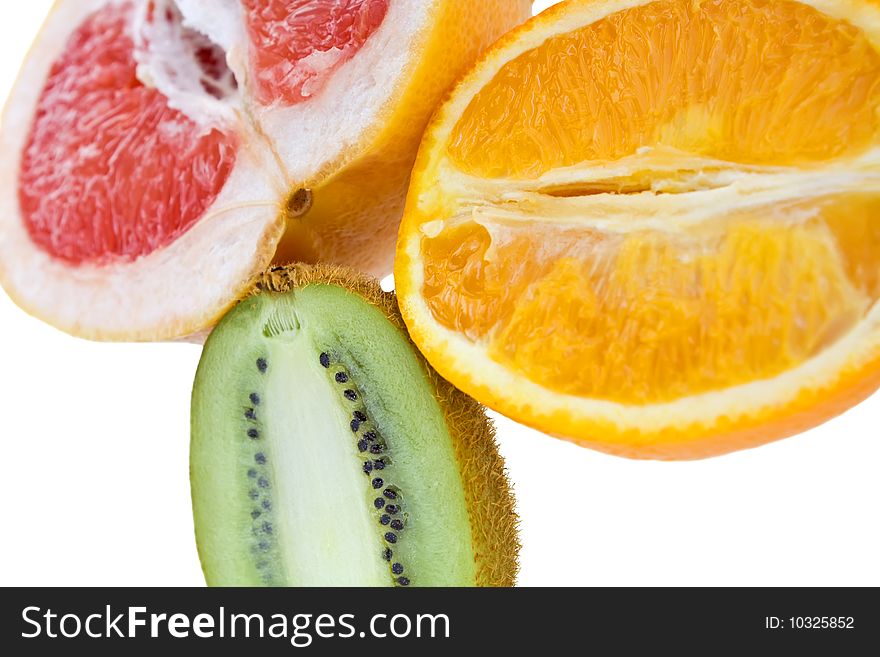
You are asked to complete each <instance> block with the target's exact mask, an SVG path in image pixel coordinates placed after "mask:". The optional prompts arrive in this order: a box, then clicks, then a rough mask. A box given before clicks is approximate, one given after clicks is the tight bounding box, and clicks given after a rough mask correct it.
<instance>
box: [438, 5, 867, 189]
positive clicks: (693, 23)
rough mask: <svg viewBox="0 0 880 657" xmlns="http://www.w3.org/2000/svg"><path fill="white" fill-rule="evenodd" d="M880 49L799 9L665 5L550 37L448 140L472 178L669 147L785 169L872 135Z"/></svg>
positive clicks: (509, 70) (483, 93)
mask: <svg viewBox="0 0 880 657" xmlns="http://www.w3.org/2000/svg"><path fill="white" fill-rule="evenodd" d="M878 81H880V54H878V53H877V52H876V51H875V50H874V49H873V47H872V46H871V44H870V42H869V41H868V39H867V38H866V37H865V34H864V33H863V32H861V31H860V30H859V29H858V28H856V27H854V26H851V25H848V24H847V23H845V22H843V21H840V20H835V19H832V18H830V17H828V16H826V15H823V14H821V13H820V12H818V11H817V10H815V9H813V8H812V7H808V6H806V5H804V4H800V3H797V2H778V1H775V0H774V1H766V0H750V1H745V2H743V1H739V2H726V1H716V2H693V3H692V2H681V1H680V0H662V1H660V2H651V3H649V4H646V5H642V6H639V7H634V8H632V9H627V10H624V11H619V12H617V13H614V14H612V15H611V16H608V17H607V18H603V19H602V20H599V21H596V22H595V23H593V24H591V25H588V26H586V27H583V28H580V29H577V30H574V31H572V32H569V33H566V34H561V35H559V36H554V37H552V38H550V39H549V40H548V41H547V42H546V43H545V44H543V45H542V47H540V48H536V49H534V50H530V51H528V52H525V53H523V54H522V55H520V56H519V57H517V58H516V59H514V60H513V61H511V62H510V63H508V64H506V65H505V66H503V67H502V68H501V70H500V71H498V73H497V74H496V75H495V77H494V78H493V79H492V81H491V82H490V83H489V84H487V85H486V86H485V87H484V88H483V89H481V90H480V92H479V93H478V94H477V95H476V97H475V98H474V99H473V100H472V101H471V103H470V105H469V106H468V108H467V110H466V111H465V112H464V114H463V115H462V117H461V119H459V121H458V123H457V124H456V126H455V129H454V131H453V133H452V137H451V139H450V142H449V154H450V156H451V158H452V159H453V161H454V162H455V164H456V166H458V167H459V168H460V169H461V170H462V171H466V172H468V173H472V174H475V175H481V176H488V177H500V176H509V177H530V176H537V175H540V174H542V173H544V172H546V171H548V170H550V169H552V168H555V167H562V166H570V165H573V164H577V163H579V162H582V161H584V160H614V159H618V158H620V157H623V156H625V155H631V154H633V153H635V152H636V151H637V149H639V148H642V147H646V146H655V145H657V144H664V145H666V146H670V147H674V148H678V149H681V150H685V151H688V152H691V153H698V154H702V155H707V156H710V157H714V158H718V159H723V160H728V161H732V162H745V163H759V164H774V165H786V164H794V163H804V162H810V161H816V160H825V159H829V158H832V157H840V156H843V155H846V154H850V153H856V152H859V151H861V150H864V149H865V148H866V147H867V146H868V145H869V144H870V143H871V142H872V140H873V139H874V138H875V137H876V135H877V130H878V116H877V113H876V111H875V110H876V107H877V105H878V100H880V84H878Z"/></svg>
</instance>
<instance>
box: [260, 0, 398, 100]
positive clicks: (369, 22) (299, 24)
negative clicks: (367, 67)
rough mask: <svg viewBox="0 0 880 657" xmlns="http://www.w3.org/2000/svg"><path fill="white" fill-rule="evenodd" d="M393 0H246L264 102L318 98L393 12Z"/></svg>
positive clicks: (261, 97) (261, 96)
mask: <svg viewBox="0 0 880 657" xmlns="http://www.w3.org/2000/svg"><path fill="white" fill-rule="evenodd" d="M388 2H389V0H268V1H267V0H243V5H244V7H245V11H246V13H247V27H248V35H249V37H250V40H251V43H252V44H253V46H255V47H254V48H253V53H252V55H251V71H252V73H253V75H254V79H255V81H256V92H257V98H258V99H259V101H260V102H261V103H263V104H264V105H270V104H272V103H282V104H284V105H295V104H297V103H299V102H302V101H303V100H305V99H306V98H309V97H311V96H314V95H315V94H316V93H317V92H318V91H319V90H320V88H321V82H322V81H323V80H324V79H326V78H327V77H328V76H329V75H330V73H332V72H333V71H334V70H336V69H337V68H339V67H340V66H341V65H342V64H344V63H345V62H346V61H348V60H349V59H351V58H352V57H353V56H354V54H355V53H356V52H357V51H358V50H360V49H361V48H362V47H363V45H364V43H366V41H367V39H368V38H369V37H370V35H372V34H373V32H375V31H376V30H377V29H378V28H379V26H380V25H381V24H382V21H383V20H384V19H385V14H386V13H387V12H388Z"/></svg>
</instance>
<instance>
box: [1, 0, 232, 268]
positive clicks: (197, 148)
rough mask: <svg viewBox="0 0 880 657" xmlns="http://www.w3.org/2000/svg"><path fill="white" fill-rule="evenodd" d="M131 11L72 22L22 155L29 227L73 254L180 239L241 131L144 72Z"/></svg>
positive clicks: (120, 8) (208, 200)
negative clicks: (205, 122) (183, 103)
mask: <svg viewBox="0 0 880 657" xmlns="http://www.w3.org/2000/svg"><path fill="white" fill-rule="evenodd" d="M131 11H132V6H131V5H112V4H110V5H106V6H105V7H103V8H102V9H100V10H98V11H97V12H96V13H94V14H93V15H91V16H90V17H89V18H88V19H87V20H86V21H84V22H83V23H82V25H81V26H79V27H78V28H77V29H76V30H75V31H74V32H73V34H72V35H71V36H70V39H69V41H68V44H67V48H66V49H65V51H64V53H63V54H62V55H61V57H60V58H59V59H58V60H56V61H55V63H54V64H53V66H52V70H51V72H50V74H49V78H48V80H47V82H46V85H45V87H44V89H43V92H42V95H41V96H40V99H39V102H38V105H37V111H36V114H35V117H34V122H33V125H32V127H31V132H30V135H29V138H28V140H27V142H26V145H25V149H24V152H23V154H22V159H21V169H20V174H19V187H18V196H19V203H20V206H21V211H22V217H23V220H24V223H25V226H26V228H27V230H28V232H29V234H30V236H31V238H32V239H33V240H34V242H35V243H36V244H38V245H39V246H40V247H41V248H42V249H44V250H45V251H46V252H47V253H49V254H50V255H52V256H54V257H57V258H60V259H62V260H65V261H67V262H69V263H72V264H82V263H93V264H100V263H101V262H106V261H108V260H119V259H122V260H133V259H135V258H137V257H139V256H143V255H147V254H149V253H151V252H153V251H155V250H156V249H158V248H161V247H163V246H165V245H167V244H169V243H171V242H173V241H174V240H175V239H176V238H177V237H179V236H180V235H181V234H182V233H184V232H185V231H186V230H187V229H189V228H190V227H191V226H192V225H193V224H194V223H195V222H196V221H197V220H198V219H199V218H200V217H201V216H202V215H203V214H204V213H205V210H206V209H207V208H208V207H209V206H210V205H211V204H212V202H213V201H214V199H216V197H217V195H218V194H219V193H220V190H221V189H222V188H223V185H224V184H225V182H226V179H227V178H228V176H229V173H230V172H231V170H232V167H233V165H234V164H235V157H236V148H237V147H236V138H235V136H234V135H229V134H224V133H223V132H220V131H219V130H216V129H213V130H210V131H207V132H205V131H204V130H203V129H202V128H200V127H199V126H198V125H196V124H195V123H194V122H193V121H191V120H190V119H189V118H187V117H186V116H184V115H183V114H182V113H181V112H179V111H177V110H175V109H173V108H171V107H169V106H168V103H167V101H166V99H165V98H164V97H163V96H162V95H161V94H160V93H159V92H158V91H156V90H155V89H150V88H148V87H145V86H144V85H143V84H141V83H140V82H139V81H138V79H137V77H136V76H135V69H136V63H135V60H134V54H133V53H134V44H133V41H132V37H131V36H130V34H129V33H128V28H127V26H128V25H129V24H130V12H131Z"/></svg>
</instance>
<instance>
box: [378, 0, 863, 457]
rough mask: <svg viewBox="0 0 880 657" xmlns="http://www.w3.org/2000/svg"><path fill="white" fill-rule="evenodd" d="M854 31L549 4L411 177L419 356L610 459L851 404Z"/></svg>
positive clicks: (734, 435)
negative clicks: (601, 452) (420, 353)
mask: <svg viewBox="0 0 880 657" xmlns="http://www.w3.org/2000/svg"><path fill="white" fill-rule="evenodd" d="M877 25H880V7H878V6H877V5H876V4H874V3H870V2H864V1H861V0H841V1H840V2H835V3H828V2H824V1H823V0H815V1H812V2H809V3H807V2H764V1H761V0H706V1H699V0H695V1H689V0H688V1H684V0H657V1H655V2H644V3H641V4H637V5H636V6H633V3H631V2H628V1H625V0H611V1H609V2H604V3H595V2H588V1H587V0H577V1H576V0H571V1H569V2H566V3H563V4H561V5H559V6H557V7H556V8H554V9H552V10H551V11H549V12H546V13H545V14H543V15H541V16H538V17H536V18H535V19H533V20H532V21H531V22H529V23H527V24H526V25H524V26H523V27H521V28H519V29H518V30H516V31H515V32H514V33H512V34H511V35H508V37H506V38H505V39H503V40H502V41H501V42H500V43H499V44H497V45H496V46H495V48H494V49H493V50H492V51H490V53H489V54H488V55H487V56H486V58H485V59H484V60H483V61H482V63H481V64H480V65H479V66H478V67H477V68H476V69H475V70H474V71H473V72H472V73H471V74H470V75H469V76H468V77H467V78H465V80H464V81H463V82H462V83H461V84H460V85H459V86H458V88H457V89H456V90H455V91H454V93H453V94H452V96H451V98H450V100H449V101H448V102H447V103H446V105H445V106H444V107H443V108H441V110H440V111H439V112H438V114H437V117H436V119H435V121H434V123H433V125H432V126H431V127H430V128H429V130H428V133H427V136H426V139H425V141H424V142H423V147H422V152H421V154H420V157H419V161H418V162H417V165H416V169H415V171H414V174H413V180H412V185H411V188H410V194H409V199H408V203H407V210H406V215H405V218H404V222H403V225H402V226H401V231H400V239H399V242H398V261H397V265H396V269H395V280H396V282H397V287H398V294H399V297H400V300H401V307H402V310H403V314H404V317H405V319H406V321H407V324H408V326H409V328H410V332H411V334H412V335H413V337H414V339H415V340H416V342H417V344H418V345H419V347H420V348H421V349H422V351H423V352H424V353H425V354H426V355H427V357H428V359H429V360H430V361H431V362H432V364H433V365H434V367H435V368H436V369H437V370H438V371H439V372H440V373H441V374H442V375H443V376H444V377H446V378H448V379H449V380H450V381H452V382H453V383H455V384H456V385H457V386H459V387H461V388H462V389H464V390H465V391H467V392H469V393H471V394H472V395H474V396H476V397H477V398H478V399H480V400H481V401H483V402H484V403H486V404H488V405H489V406H492V407H493V408H495V409H496V410H499V411H501V412H503V413H506V414H508V415H510V416H512V417H514V418H515V419H518V420H520V421H522V422H525V423H527V424H530V425H532V426H535V427H537V428H539V429H542V430H544V431H546V432H548V433H552V434H555V435H560V436H563V437H566V438H570V439H573V440H575V441H577V442H579V443H581V444H584V445H588V446H591V447H597V448H599V449H603V450H606V451H610V452H613V453H618V454H624V455H627V456H635V457H655V458H693V457H701V456H707V455H712V454H718V453H722V452H726V451H730V450H733V449H739V448H742V447H746V446H752V445H756V444H760V443H762V442H766V441H768V440H772V439H775V438H779V437H782V436H785V435H789V434H791V433H794V432H797V431H800V430H803V429H804V428H807V427H809V426H812V425H814V424H816V423H818V422H821V421H823V420H825V419H827V418H828V417H830V416H832V415H834V414H836V413H839V412H841V411H842V410H843V409H845V408H846V407H847V406H849V405H851V404H853V403H855V402H856V401H858V400H860V399H861V398H863V397H864V396H865V395H867V394H868V393H869V392H870V391H871V390H873V389H874V388H876V387H877V386H878V385H880V303H878V301H880V166H878V163H880V157H878V156H880V148H878V146H880V133H878V129H880V126H878V121H880V119H878V116H880V112H878V109H880V52H878V45H877V44H880V29H878V28H877V27H876V26H877ZM745 35H747V36H745Z"/></svg>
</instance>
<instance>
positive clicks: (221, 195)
mask: <svg viewBox="0 0 880 657" xmlns="http://www.w3.org/2000/svg"><path fill="white" fill-rule="evenodd" d="M530 5H531V3H530V2H529V1H528V0H488V1H487V2H481V3H460V2H458V1H457V0H425V1H423V2H409V1H408V0H267V1H265V2H259V3H258V2H252V1H251V0H224V1H223V2H217V3H205V2H200V1H197V0H76V1H74V0H60V1H59V2H56V3H55V5H54V6H53V9H52V11H51V12H50V15H49V16H48V18H47V20H46V23H45V24H44V27H43V29H42V31H41V33H40V35H38V37H37V39H36V41H35V43H34V45H33V47H32V49H31V52H30V53H29V55H28V58H27V60H26V61H25V64H24V67H23V69H22V71H21V74H20V76H19V80H18V82H17V83H16V85H15V86H14V88H13V91H12V94H11V95H10V98H9V100H8V102H7V104H6V107H5V110H4V115H3V126H2V132H0V142H2V143H0V154H2V157H0V222H2V223H0V235H2V238H0V281H2V283H3V286H4V288H6V290H7V291H8V292H9V294H10V295H11V296H12V297H13V298H14V300H15V301H16V302H17V303H19V305H21V306H22V307H24V308H25V309H26V310H28V311H29V312H31V313H32V314H34V315H37V316H39V317H41V318H43V319H46V320H47V321H49V322H51V323H52V324H54V325H55V326H58V327H59V328H62V329H64V330H66V331H69V332H71V333H74V334H76V335H81V336H84V337H89V338H95V339H123V340H131V339H135V340H155V339H176V338H182V337H186V336H189V335H193V334H198V333H200V332H202V331H204V329H206V328H208V327H210V326H211V325H212V324H213V323H214V322H216V320H217V319H218V318H219V317H220V316H222V314H223V313H224V312H225V311H226V310H227V309H228V308H229V307H230V306H231V305H232V304H233V303H234V302H235V300H236V299H238V298H239V297H240V296H241V295H242V294H244V293H245V291H246V290H247V289H248V286H249V284H250V282H251V281H252V280H253V279H254V277H256V276H258V275H259V274H260V273H261V272H262V271H264V270H265V269H266V267H268V266H270V265H271V264H273V262H284V261H287V260H289V259H291V258H297V259H300V260H307V261H312V262H314V261H318V260H321V261H325V262H332V263H336V264H344V265H349V266H352V267H354V268H356V269H359V270H361V271H365V272H369V273H372V274H375V275H385V274H387V273H388V271H389V269H390V265H391V259H392V255H393V249H394V235H395V231H396V228H397V224H398V221H399V218H400V216H401V213H402V207H403V198H404V195H405V190H406V183H407V181H408V178H409V172H410V168H411V165H412V162H413V160H414V158H415V154H416V149H417V146H418V138H419V137H420V135H421V132H422V130H423V128H424V126H425V124H426V123H427V121H428V118H429V116H430V113H431V111H432V110H433V107H434V105H435V104H436V102H437V100H439V98H440V95H441V94H442V93H443V92H444V91H445V89H446V87H447V86H448V85H449V84H450V83H451V82H452V81H453V80H454V79H455V78H456V77H457V76H458V75H459V74H460V73H461V72H462V71H463V70H464V69H465V67H466V66H467V65H469V64H470V63H471V62H472V61H473V60H474V59H475V58H476V57H477V55H478V54H479V53H480V52H481V51H482V49H483V48H485V47H486V46H487V45H488V44H489V43H491V42H492V41H493V40H494V39H495V38H496V37H497V36H499V35H500V34H502V33H503V32H504V31H506V30H507V29H509V28H510V27H512V26H514V25H516V24H518V23H519V22H520V21H522V20H524V19H525V18H526V17H527V16H528V15H529V13H530V12H529V9H530ZM441 53H442V56H440V54H441ZM297 199H308V202H307V203H300V202H298V201H297Z"/></svg>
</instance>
